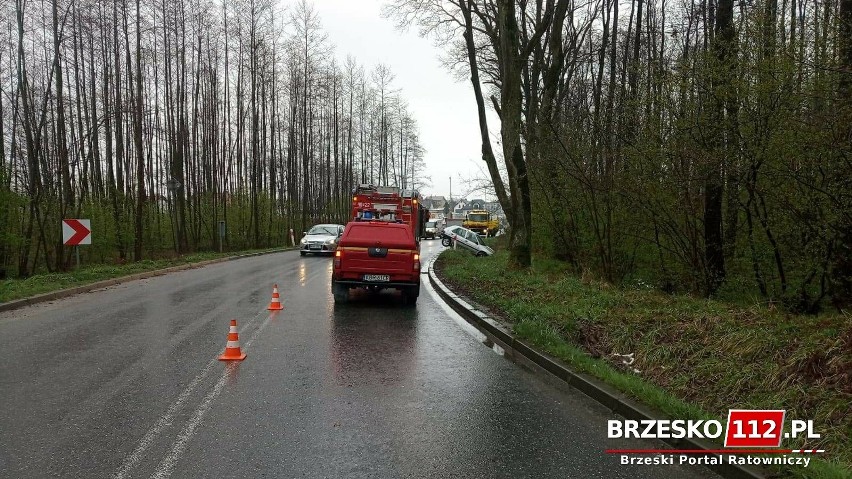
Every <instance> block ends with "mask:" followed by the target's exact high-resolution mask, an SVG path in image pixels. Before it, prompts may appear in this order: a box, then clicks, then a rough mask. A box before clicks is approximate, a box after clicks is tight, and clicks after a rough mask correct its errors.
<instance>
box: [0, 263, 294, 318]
mask: <svg viewBox="0 0 852 479" xmlns="http://www.w3.org/2000/svg"><path fill="white" fill-rule="evenodd" d="M295 249H296V248H295V247H292V248H280V249H275V250H269V251H260V252H257V253H247V254H240V255H234V256H225V257H223V258H216V259H208V260H205V261H200V262H198V263H187V264H182V265H178V266H170V267H168V268H163V269H154V270H151V271H144V272H142V273H134V274H129V275H127V276H119V277H117V278H111V279H104V280H101V281H97V282H95V283H89V284H84V285H80V286H75V287H73V288H67V289H60V290H59V291H51V292H50V293H43V294H37V295H35V296H30V297H28V298H21V299H14V300H12V301H7V302H5V303H0V313H2V312H4V311H12V310H14V309H18V308H23V307H24V306H30V305H33V304H38V303H44V302H47V301H54V300H57V299H62V298H67V297H69V296H74V295H75V294H80V293H88V292H90V291H94V290H96V289H102V288H107V287H109V286H116V285H119V284H122V283H129V282H130V281H136V280H140V279H147V278H153V277H154V276H163V275H166V274H169V273H176V272H178V271H185V270H188V269H195V268H201V267H204V266H209V265H211V264H216V263H224V262H226V261H234V260H238V259H243V258H250V257H252V256H262V255H266V254H273V253H281V252H284V251H291V250H295Z"/></svg>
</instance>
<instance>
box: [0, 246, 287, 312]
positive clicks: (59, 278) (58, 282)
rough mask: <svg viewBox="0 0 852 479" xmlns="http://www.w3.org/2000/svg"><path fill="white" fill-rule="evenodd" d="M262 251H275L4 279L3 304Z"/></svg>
mask: <svg viewBox="0 0 852 479" xmlns="http://www.w3.org/2000/svg"><path fill="white" fill-rule="evenodd" d="M279 249H280V248H279ZM263 251H272V250H268V249H267V250H262V249H259V250H247V251H238V252H228V253H211V252H207V253H193V254H189V255H185V256H179V257H176V258H170V259H159V260H143V261H139V262H137V263H125V264H99V265H91V266H83V267H81V268H79V269H76V270H73V271H68V272H63V273H45V274H37V275H33V276H30V277H29V278H26V279H4V280H0V303H5V302H7V301H12V300H15V299H21V298H28V297H30V296H35V295H38V294H43V293H50V292H53V291H59V290H62V289H67V288H73V287H76V286H83V285H86V284H91V283H95V282H98V281H103V280H105V279H112V278H118V277H121V276H129V275H132V274H136V273H144V272H146V271H154V270H158V269H165V268H170V267H172V266H180V265H185V264H192V263H200V262H202V261H208V260H212V259H217V258H224V257H227V256H236V255H240V254H248V253H258V252H263Z"/></svg>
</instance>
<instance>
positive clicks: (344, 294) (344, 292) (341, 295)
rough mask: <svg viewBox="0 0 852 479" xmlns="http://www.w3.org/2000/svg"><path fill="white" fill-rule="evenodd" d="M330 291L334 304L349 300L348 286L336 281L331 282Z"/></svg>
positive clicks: (344, 302)
mask: <svg viewBox="0 0 852 479" xmlns="http://www.w3.org/2000/svg"><path fill="white" fill-rule="evenodd" d="M331 292H332V294H334V302H335V303H336V304H346V303H348V302H349V288H347V287H346V286H342V285H340V284H338V283H337V281H332V282H331Z"/></svg>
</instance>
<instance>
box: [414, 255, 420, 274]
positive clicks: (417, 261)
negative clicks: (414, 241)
mask: <svg viewBox="0 0 852 479" xmlns="http://www.w3.org/2000/svg"><path fill="white" fill-rule="evenodd" d="M414 271H420V254H419V253H414Z"/></svg>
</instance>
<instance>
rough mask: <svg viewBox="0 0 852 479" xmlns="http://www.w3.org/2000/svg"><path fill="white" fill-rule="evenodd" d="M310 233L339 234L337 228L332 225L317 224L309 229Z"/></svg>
mask: <svg viewBox="0 0 852 479" xmlns="http://www.w3.org/2000/svg"><path fill="white" fill-rule="evenodd" d="M308 234H309V235H332V236H337V228H336V227H335V226H332V225H316V226H314V227H313V228H311V229H310V230H308Z"/></svg>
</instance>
